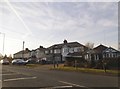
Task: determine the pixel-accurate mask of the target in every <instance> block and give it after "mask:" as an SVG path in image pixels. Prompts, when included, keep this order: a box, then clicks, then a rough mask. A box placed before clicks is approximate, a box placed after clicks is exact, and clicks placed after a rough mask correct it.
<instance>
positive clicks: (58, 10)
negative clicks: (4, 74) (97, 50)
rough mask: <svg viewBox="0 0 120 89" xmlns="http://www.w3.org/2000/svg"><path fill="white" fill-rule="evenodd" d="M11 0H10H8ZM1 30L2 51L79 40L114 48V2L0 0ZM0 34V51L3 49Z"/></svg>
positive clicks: (116, 16) (115, 16)
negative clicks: (25, 0)
mask: <svg viewBox="0 0 120 89" xmlns="http://www.w3.org/2000/svg"><path fill="white" fill-rule="evenodd" d="M11 1H12V0H11ZM0 18H1V19H2V20H1V22H0V23H1V24H0V32H2V33H5V52H4V53H5V54H13V53H15V52H18V51H20V50H22V42H23V41H25V47H28V48H29V49H36V48H38V47H39V46H40V45H42V46H44V47H49V46H51V45H53V44H57V43H62V42H63V40H64V39H67V40H68V42H73V41H78V42H80V43H81V44H86V43H87V42H92V43H94V44H95V45H94V46H97V45H99V44H105V45H107V46H112V47H114V48H116V49H117V47H118V46H117V45H118V3H117V2H14V0H13V2H9V1H8V0H5V2H1V3H0ZM2 39H3V35H2V34H0V53H2V42H3V41H2Z"/></svg>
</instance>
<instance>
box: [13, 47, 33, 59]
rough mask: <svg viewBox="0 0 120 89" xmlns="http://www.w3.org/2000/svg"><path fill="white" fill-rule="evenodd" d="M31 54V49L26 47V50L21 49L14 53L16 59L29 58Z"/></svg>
mask: <svg viewBox="0 0 120 89" xmlns="http://www.w3.org/2000/svg"><path fill="white" fill-rule="evenodd" d="M30 55H31V51H30V50H29V49H28V48H26V49H25V50H22V51H19V52H17V53H15V54H14V55H13V57H14V59H19V58H20V59H25V60H27V59H29V58H30Z"/></svg>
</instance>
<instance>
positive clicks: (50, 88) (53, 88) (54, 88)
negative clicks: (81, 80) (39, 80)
mask: <svg viewBox="0 0 120 89" xmlns="http://www.w3.org/2000/svg"><path fill="white" fill-rule="evenodd" d="M70 87H73V86H55V87H49V88H40V89H57V88H70Z"/></svg>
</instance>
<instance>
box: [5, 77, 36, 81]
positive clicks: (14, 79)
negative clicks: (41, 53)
mask: <svg viewBox="0 0 120 89" xmlns="http://www.w3.org/2000/svg"><path fill="white" fill-rule="evenodd" d="M35 78H37V77H26V78H13V79H5V80H3V81H4V82H7V81H16V80H25V79H35Z"/></svg>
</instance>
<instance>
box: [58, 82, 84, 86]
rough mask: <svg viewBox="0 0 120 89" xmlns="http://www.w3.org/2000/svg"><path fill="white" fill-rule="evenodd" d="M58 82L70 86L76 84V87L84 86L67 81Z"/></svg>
mask: <svg viewBox="0 0 120 89" xmlns="http://www.w3.org/2000/svg"><path fill="white" fill-rule="evenodd" d="M59 82H61V83H64V84H68V85H72V86H76V87H85V86H81V85H77V84H74V83H69V82H65V81H59Z"/></svg>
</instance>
